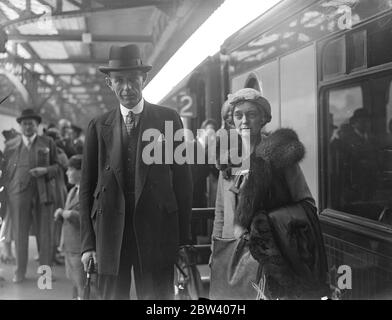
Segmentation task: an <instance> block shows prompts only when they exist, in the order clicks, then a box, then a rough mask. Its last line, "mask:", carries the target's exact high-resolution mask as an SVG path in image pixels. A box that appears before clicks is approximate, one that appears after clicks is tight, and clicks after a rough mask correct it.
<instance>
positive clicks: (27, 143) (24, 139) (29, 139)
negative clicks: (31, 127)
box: [22, 133, 37, 147]
mask: <svg viewBox="0 0 392 320" xmlns="http://www.w3.org/2000/svg"><path fill="white" fill-rule="evenodd" d="M36 137H37V134H36V133H34V134H33V135H32V136H31V137H29V138H28V137H26V136H25V135H24V134H22V140H23V143H24V145H25V146H26V147H27V146H28V145H29V141H31V143H33V142H34V140H35V138H36Z"/></svg>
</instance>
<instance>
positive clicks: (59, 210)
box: [0, 109, 84, 298]
mask: <svg viewBox="0 0 392 320" xmlns="http://www.w3.org/2000/svg"><path fill="white" fill-rule="evenodd" d="M17 122H18V123H19V126H20V130H18V131H17V130H15V129H10V130H4V131H3V132H2V134H3V137H4V140H5V143H4V150H2V151H1V154H0V156H1V162H0V166H1V175H0V179H1V180H0V181H1V186H2V187H3V190H2V192H1V193H0V197H1V199H0V201H1V220H2V223H1V228H0V248H1V255H0V259H1V262H2V263H4V264H12V265H16V271H15V276H14V278H13V279H12V280H13V282H14V283H20V282H23V281H24V280H25V277H26V271H27V263H28V248H29V247H28V246H29V236H30V235H35V238H36V244H37V249H38V250H37V251H38V255H37V256H36V257H34V258H35V260H37V261H39V264H40V265H48V266H52V265H55V264H57V265H64V264H66V267H67V270H72V269H74V266H73V265H72V259H70V258H69V253H70V252H74V253H76V252H77V253H78V257H79V256H80V254H79V251H77V250H78V249H75V248H74V247H72V245H70V244H69V238H70V237H73V238H75V239H78V238H79V223H78V218H77V219H75V216H74V215H73V214H72V213H75V211H72V208H73V207H74V206H75V205H77V203H78V201H75V199H77V193H75V188H76V187H75V186H77V185H78V184H79V180H78V178H77V176H78V174H77V172H79V176H80V171H81V158H82V154H83V146H84V135H83V130H82V129H81V128H80V127H78V126H77V125H75V124H72V123H71V122H70V121H69V120H67V119H61V120H59V121H58V124H57V125H55V124H49V125H44V124H42V123H41V122H42V118H41V116H40V115H38V114H37V113H35V111H34V110H32V109H25V110H23V111H22V113H21V115H20V116H19V117H18V118H17ZM71 192H72V193H73V195H72V197H70V193H71ZM75 202H77V203H75ZM75 223H76V225H75ZM69 225H74V228H75V229H77V234H76V235H75V234H73V235H72V236H70V231H69V230H70V229H72V228H70V227H69ZM71 233H72V232H71ZM65 235H67V236H66V237H65ZM13 242H14V243H15V246H14V250H13V247H12V243H13ZM77 242H79V241H78V240H77ZM75 250H76V251H75ZM79 266H80V270H81V271H83V268H82V267H81V263H80V257H79ZM74 274H76V272H75V271H74V272H73V273H72V272H67V276H68V278H69V279H76V280H75V281H73V283H74V284H75V285H74V293H73V296H74V297H75V298H76V297H79V296H80V285H79V287H78V286H77V284H80V283H82V281H81V280H80V279H79V278H75V277H74V276H73V275H74ZM77 281H79V282H77Z"/></svg>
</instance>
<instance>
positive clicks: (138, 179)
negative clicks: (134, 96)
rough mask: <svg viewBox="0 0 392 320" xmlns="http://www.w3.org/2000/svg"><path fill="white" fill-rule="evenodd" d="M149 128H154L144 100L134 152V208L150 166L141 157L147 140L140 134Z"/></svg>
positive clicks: (147, 105) (149, 109) (151, 116)
mask: <svg viewBox="0 0 392 320" xmlns="http://www.w3.org/2000/svg"><path fill="white" fill-rule="evenodd" d="M151 128H154V117H153V112H152V110H151V106H150V104H149V103H148V102H144V111H143V116H142V117H141V122H140V130H139V137H138V143H137V153H136V176H135V208H136V206H137V203H138V201H139V199H140V196H141V194H142V191H143V188H144V184H145V182H146V178H147V173H148V170H149V168H150V166H149V165H147V164H145V163H144V161H143V159H142V153H143V150H144V148H145V146H146V145H147V144H148V143H149V141H142V136H143V132H145V131H146V130H147V129H151Z"/></svg>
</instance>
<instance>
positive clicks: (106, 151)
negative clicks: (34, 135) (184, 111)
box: [80, 45, 192, 299]
mask: <svg viewBox="0 0 392 320" xmlns="http://www.w3.org/2000/svg"><path fill="white" fill-rule="evenodd" d="M150 69H151V66H147V65H144V64H143V63H142V61H141V59H140V52H139V48H138V47H137V46H136V45H128V46H125V47H116V46H113V47H111V50H110V58H109V65H108V66H106V67H100V68H99V70H100V71H102V72H103V73H105V74H106V75H107V78H106V81H107V84H108V86H109V87H110V88H111V89H112V91H113V92H114V94H115V95H116V97H117V100H118V102H119V105H118V106H114V109H113V110H111V111H109V112H107V113H105V114H103V115H101V116H99V117H97V118H95V119H93V120H92V121H91V122H90V124H89V126H88V129H87V132H86V141H85V147H84V155H83V167H82V180H81V185H80V209H81V211H80V214H81V237H82V239H81V240H82V248H81V250H82V262H83V264H84V266H85V269H86V268H87V264H88V261H89V260H90V259H91V258H93V259H94V261H95V263H96V264H97V268H98V291H99V293H100V295H101V297H102V298H103V299H129V296H130V294H129V293H130V285H131V269H132V268H133V271H134V277H135V287H136V293H137V296H138V298H139V299H172V298H173V293H174V292H173V291H174V286H173V274H174V269H173V266H174V262H175V261H176V258H177V251H178V247H179V245H180V244H184V243H186V242H187V241H188V239H189V238H190V234H189V233H190V225H189V224H190V214H191V208H192V181H191V172H190V168H189V167H188V165H187V164H183V165H180V164H176V163H172V164H170V163H169V164H165V163H163V164H149V165H148V164H147V163H146V161H144V160H145V159H144V158H142V153H143V150H144V148H145V147H146V145H147V144H148V143H149V142H148V141H143V140H144V139H142V135H143V133H144V132H145V131H146V130H148V129H155V130H159V131H160V132H161V133H163V132H164V130H165V121H170V122H171V123H172V124H173V129H174V132H175V131H176V130H178V129H181V128H182V123H181V119H180V117H179V116H178V114H177V112H176V111H174V110H171V109H168V108H165V107H161V106H157V105H153V104H150V103H148V102H146V101H145V100H144V99H143V97H142V89H143V85H144V83H145V80H146V74H147V72H148V71H149V70H150ZM177 144H178V143H177V142H176V143H174V147H176V145H177Z"/></svg>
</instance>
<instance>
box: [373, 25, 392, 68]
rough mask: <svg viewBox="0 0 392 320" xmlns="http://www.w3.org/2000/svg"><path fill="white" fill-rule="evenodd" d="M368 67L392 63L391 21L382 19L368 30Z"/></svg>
mask: <svg viewBox="0 0 392 320" xmlns="http://www.w3.org/2000/svg"><path fill="white" fill-rule="evenodd" d="M368 33H369V35H368V50H369V62H368V64H369V67H374V66H378V65H381V64H384V63H388V62H392V21H391V19H390V18H389V19H387V20H386V19H383V20H379V21H377V22H375V23H373V24H372V25H371V26H370V27H369V28H368Z"/></svg>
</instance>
